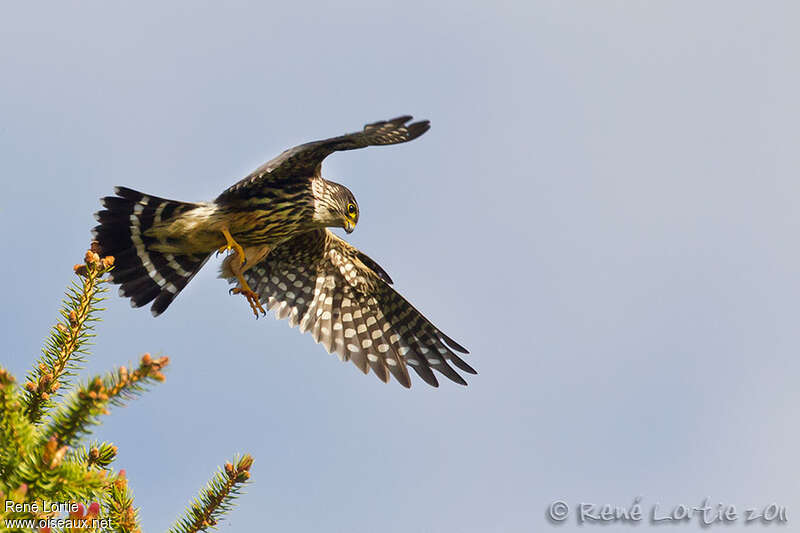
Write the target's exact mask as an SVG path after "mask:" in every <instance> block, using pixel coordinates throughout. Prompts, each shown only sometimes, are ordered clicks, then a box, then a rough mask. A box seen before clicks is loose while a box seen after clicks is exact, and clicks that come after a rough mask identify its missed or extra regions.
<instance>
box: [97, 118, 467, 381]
mask: <svg viewBox="0 0 800 533" xmlns="http://www.w3.org/2000/svg"><path fill="white" fill-rule="evenodd" d="M411 120H412V117H410V116H402V117H398V118H394V119H391V120H386V121H380V122H374V123H372V124H367V125H366V126H364V129H363V130H362V131H359V132H356V133H349V134H345V135H341V136H338V137H332V138H330V139H325V140H321V141H314V142H310V143H306V144H301V145H299V146H295V147H294V148H290V149H289V150H286V151H285V152H283V153H282V154H280V155H279V156H278V157H276V158H274V159H272V160H270V161H268V162H267V163H264V164H263V165H261V166H260V167H259V168H257V169H256V170H254V171H253V172H251V173H250V174H249V175H248V176H247V177H245V178H244V179H242V180H241V181H239V182H237V183H235V184H234V185H232V186H231V187H229V188H228V189H227V190H225V191H223V192H222V194H220V195H219V196H218V197H217V198H216V200H214V201H213V202H179V201H174V200H167V199H165V198H159V197H156V196H152V195H148V194H143V193H140V192H137V191H134V190H132V189H128V188H126V187H117V188H115V192H116V196H107V197H105V198H102V199H101V202H102V204H103V206H104V208H105V209H103V210H101V211H99V212H98V213H96V214H95V218H96V219H97V220H98V222H99V224H98V225H97V226H96V227H95V228H94V230H93V233H94V237H95V240H96V241H97V243H98V244H99V247H100V251H101V253H102V255H113V256H114V258H115V268H114V270H112V271H111V279H112V281H113V282H114V283H117V284H119V285H120V288H119V293H120V295H121V296H123V297H127V298H130V302H131V305H132V306H133V307H141V306H144V305H146V304H148V303H150V302H152V305H151V307H150V310H151V312H152V314H153V316H158V315H160V314H161V313H163V312H164V311H165V310H166V309H167V307H168V306H169V305H170V303H172V301H173V300H174V299H175V297H176V296H177V295H178V293H180V291H181V290H183V288H184V287H186V285H187V284H188V283H189V281H191V279H192V278H193V277H194V275H195V274H197V272H198V271H199V270H200V269H201V268H202V267H203V265H204V264H205V263H206V261H208V259H209V258H210V257H211V256H212V255H213V254H214V253H215V252H217V253H220V252H225V251H228V252H229V253H228V255H227V257H226V258H225V260H224V261H223V263H222V268H221V273H220V277H221V278H224V279H227V280H228V281H229V282H230V283H232V284H235V285H236V286H235V287H234V288H232V289H231V290H230V292H232V293H234V294H241V295H243V296H244V297H245V298H246V299H247V302H248V303H249V305H250V308H251V309H252V311H253V313H254V314H255V315H256V317H258V316H259V313H261V314H266V311H265V309H264V304H266V306H267V308H268V309H270V310H272V311H273V312H274V313H275V316H276V317H277V318H279V319H284V318H287V319H288V321H289V324H290V325H291V326H299V329H300V331H301V332H310V333H311V336H312V337H313V338H314V341H316V342H317V343H321V344H322V345H323V346H324V347H325V348H326V349H327V351H328V353H333V352H335V353H336V354H337V355H338V356H339V358H340V359H341V360H343V361H348V360H349V361H352V362H353V363H354V364H355V365H356V366H357V367H358V368H359V369H360V370H361V371H362V372H364V373H365V374H366V373H368V372H369V370H370V369H372V371H373V372H374V373H375V375H376V376H378V377H379V378H380V379H381V380H382V381H384V382H388V381H389V379H390V376H394V378H395V379H396V380H397V381H398V382H399V383H400V384H401V385H403V386H404V387H410V386H411V380H410V379H409V372H408V368H409V367H410V368H412V369H413V370H414V372H415V373H416V374H417V375H418V376H419V377H420V378H422V380H424V381H425V382H426V383H428V384H429V385H431V386H434V387H437V386H438V380H437V378H436V375H435V374H434V372H433V371H436V372H438V373H439V374H441V375H443V376H445V377H447V378H449V379H450V380H452V381H454V382H456V383H459V384H461V385H466V382H465V381H464V379H463V378H462V377H461V375H460V374H459V373H458V372H456V370H455V369H454V368H453V366H455V367H456V368H458V369H460V370H462V371H464V372H466V373H469V374H476V372H475V370H474V369H473V368H472V367H471V366H470V365H468V364H467V363H466V362H465V361H464V360H463V359H461V357H459V356H458V355H457V354H456V352H458V353H462V354H466V353H468V352H467V350H466V349H465V348H464V347H463V346H461V345H460V344H458V343H457V342H455V341H454V340H453V339H451V338H450V337H448V336H447V335H445V334H444V333H443V332H442V331H441V330H439V329H438V328H437V327H436V326H434V325H433V324H432V323H431V322H430V321H429V320H428V319H427V318H425V317H424V316H423V315H422V314H421V313H420V312H419V311H418V310H417V309H416V308H414V306H413V305H411V304H410V303H409V302H408V301H407V300H406V299H405V298H403V297H402V296H401V295H400V294H399V293H398V292H397V291H395V290H394V289H393V288H392V286H391V285H392V279H391V278H390V277H389V275H388V274H387V273H386V271H385V270H384V269H383V268H381V266H380V265H378V263H376V262H375V261H373V260H372V259H370V258H369V257H368V256H367V255H366V254H364V253H363V252H361V251H359V250H357V249H356V248H354V247H353V246H351V245H350V244H348V243H347V242H345V241H344V240H343V239H341V238H339V237H337V236H336V235H335V234H334V233H332V232H331V231H330V230H329V229H328V228H343V229H344V230H345V231H346V232H347V233H348V234H349V233H351V232H352V231H353V229H355V227H356V224H357V223H358V216H359V208H358V203H357V202H356V199H355V197H354V196H353V193H352V192H350V190H349V189H347V187H345V186H344V185H340V184H338V183H335V182H333V181H330V180H327V179H325V178H323V177H322V161H323V160H324V159H325V158H326V157H327V156H329V155H330V154H332V153H334V152H338V151H344V150H355V149H358V148H365V147H367V146H381V145H389V144H399V143H404V142H408V141H411V140H413V139H416V138H417V137H419V136H420V135H422V134H423V133H425V132H426V131H428V129H429V128H430V123H429V121H427V120H423V121H419V122H413V123H412V122H411ZM451 365H453V366H451Z"/></svg>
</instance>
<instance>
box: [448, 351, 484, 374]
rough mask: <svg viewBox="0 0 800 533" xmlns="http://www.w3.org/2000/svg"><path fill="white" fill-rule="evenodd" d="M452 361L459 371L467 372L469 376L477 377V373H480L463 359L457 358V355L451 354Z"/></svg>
mask: <svg viewBox="0 0 800 533" xmlns="http://www.w3.org/2000/svg"><path fill="white" fill-rule="evenodd" d="M450 361H451V362H452V363H453V364H454V365H456V366H457V367H458V369H459V370H463V371H464V372H467V373H468V374H473V375H477V373H478V371H477V370H475V369H474V368H472V367H471V366H469V364H467V362H466V361H464V360H463V359H461V358H460V357H459V356H457V355H456V354H450Z"/></svg>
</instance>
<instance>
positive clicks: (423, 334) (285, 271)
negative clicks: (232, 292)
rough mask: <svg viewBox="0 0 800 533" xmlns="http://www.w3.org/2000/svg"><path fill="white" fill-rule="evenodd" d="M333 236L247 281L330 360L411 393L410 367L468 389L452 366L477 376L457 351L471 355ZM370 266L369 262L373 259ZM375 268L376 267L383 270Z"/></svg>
mask: <svg viewBox="0 0 800 533" xmlns="http://www.w3.org/2000/svg"><path fill="white" fill-rule="evenodd" d="M365 257H366V256H365V255H363V254H362V253H361V252H359V251H358V250H357V249H355V248H354V247H352V246H350V245H349V244H347V243H346V242H345V241H343V240H342V239H340V238H338V237H337V236H336V235H334V234H333V233H331V232H330V231H328V230H317V231H312V232H309V233H304V234H302V235H299V236H297V237H294V238H292V239H290V240H289V241H287V242H285V243H283V244H281V245H280V246H278V247H276V248H275V249H274V250H273V251H272V252H271V253H270V254H269V255H268V256H267V258H266V259H264V260H263V261H261V262H260V263H258V264H256V265H255V266H253V268H251V269H250V270H248V271H247V272H246V273H245V274H244V277H245V279H246V280H247V283H248V284H249V285H250V287H252V288H253V290H255V291H256V292H257V293H258V294H259V296H260V297H261V300H262V301H263V302H265V303H266V304H267V306H268V307H269V309H271V310H273V311H274V312H275V315H276V316H277V317H278V318H288V319H289V324H290V325H292V326H295V325H297V326H299V327H300V331H301V332H306V331H307V332H310V333H311V335H312V337H313V338H314V340H315V341H316V342H318V343H321V344H322V345H323V346H325V348H326V349H327V350H328V352H329V353H333V352H335V353H337V354H338V355H339V357H340V358H341V359H342V360H344V361H347V360H351V361H353V363H354V364H355V365H356V366H357V367H358V368H359V369H360V370H361V371H362V372H364V373H368V372H369V370H370V369H372V371H373V372H374V373H375V375H377V376H378V377H379V378H380V379H381V380H383V381H385V382H386V381H389V377H390V376H394V378H395V379H396V380H397V381H398V382H399V383H400V384H401V385H403V386H404V387H410V386H411V380H410V378H409V374H408V368H409V367H411V368H412V369H413V370H414V371H415V372H416V374H417V375H418V376H419V377H420V378H422V379H423V380H424V381H425V382H426V383H428V384H429V385H431V386H434V387H436V386H438V384H439V383H438V380H437V379H436V376H435V374H434V373H433V370H435V371H437V372H438V373H440V374H441V375H443V376H445V377H447V378H449V379H450V380H452V381H454V382H456V383H460V384H462V385H466V382H465V381H464V379H463V378H462V377H461V376H460V375H459V374H458V372H456V370H455V369H454V368H453V367H452V366H450V365H451V364H453V365H455V366H456V367H457V368H458V369H460V370H462V371H464V372H467V373H469V374H475V373H476V372H475V370H474V369H473V368H472V367H471V366H469V365H468V364H467V363H466V362H465V361H464V360H463V359H461V358H460V357H459V356H458V355H456V353H455V352H461V353H467V350H466V349H465V348H463V347H462V346H461V345H459V344H458V343H456V342H455V341H453V340H452V339H451V338H450V337H448V336H447V335H445V334H444V333H442V332H441V331H440V330H439V329H438V328H437V327H436V326H434V325H433V324H432V323H431V322H430V321H429V320H428V319H427V318H425V317H424V316H423V315H422V313H420V312H419V311H417V309H415V308H414V306H412V305H411V304H410V303H409V302H408V301H407V300H406V299H405V298H403V297H402V296H401V295H400V294H399V293H398V292H397V291H395V290H394V289H393V288H392V287H391V286H390V285H389V283H388V282H387V281H386V280H387V279H388V275H387V274H386V273H385V272H384V271H383V269H381V268H380V267H378V266H377V263H375V262H374V261H372V260H371V259H369V262H370V263H371V265H370V266H368V265H367V264H366V263H365V262H364V260H363V258H365ZM367 259H368V258H367ZM374 267H377V269H378V270H377V271H376V269H375V268H374Z"/></svg>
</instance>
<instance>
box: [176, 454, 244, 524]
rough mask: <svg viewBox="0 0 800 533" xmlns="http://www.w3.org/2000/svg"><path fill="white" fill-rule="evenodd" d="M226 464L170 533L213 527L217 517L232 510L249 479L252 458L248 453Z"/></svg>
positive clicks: (217, 519) (193, 501)
mask: <svg viewBox="0 0 800 533" xmlns="http://www.w3.org/2000/svg"><path fill="white" fill-rule="evenodd" d="M234 463H235V466H234V464H233V463H225V468H224V469H220V470H218V471H217V472H216V473H215V474H214V477H212V478H211V481H209V482H208V485H206V487H205V488H204V489H203V490H202V491H201V492H200V495H199V496H198V497H197V498H195V499H194V500H192V502H191V504H190V506H189V508H188V509H187V510H186V513H184V515H183V517H181V518H180V519H179V520H178V521H177V522H176V523H175V524H174V525H173V526H172V528H170V530H169V533H195V532H197V531H206V530H207V529H208V528H211V527H216V525H217V523H218V522H219V519H220V517H221V516H222V514H224V513H225V512H227V511H229V510H230V509H231V508H232V507H233V500H234V499H236V497H237V496H239V494H241V491H242V487H243V485H244V484H245V483H247V481H248V480H249V479H250V467H251V466H252V465H253V458H252V457H251V456H250V455H249V454H245V455H243V456H242V457H241V458H239V459H238V460H237V459H234Z"/></svg>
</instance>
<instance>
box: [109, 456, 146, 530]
mask: <svg viewBox="0 0 800 533" xmlns="http://www.w3.org/2000/svg"><path fill="white" fill-rule="evenodd" d="M104 506H105V509H106V515H107V516H108V517H109V518H110V519H111V522H112V523H113V529H112V531H118V532H119V533H141V531H142V530H141V527H140V526H139V509H137V508H135V507H134V506H133V494H131V491H130V489H129V488H128V479H127V478H126V476H125V470H120V471H119V474H118V475H117V477H116V479H114V480H113V481H112V482H111V483H110V485H109V487H108V490H107V491H106V495H105V498H104Z"/></svg>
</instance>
